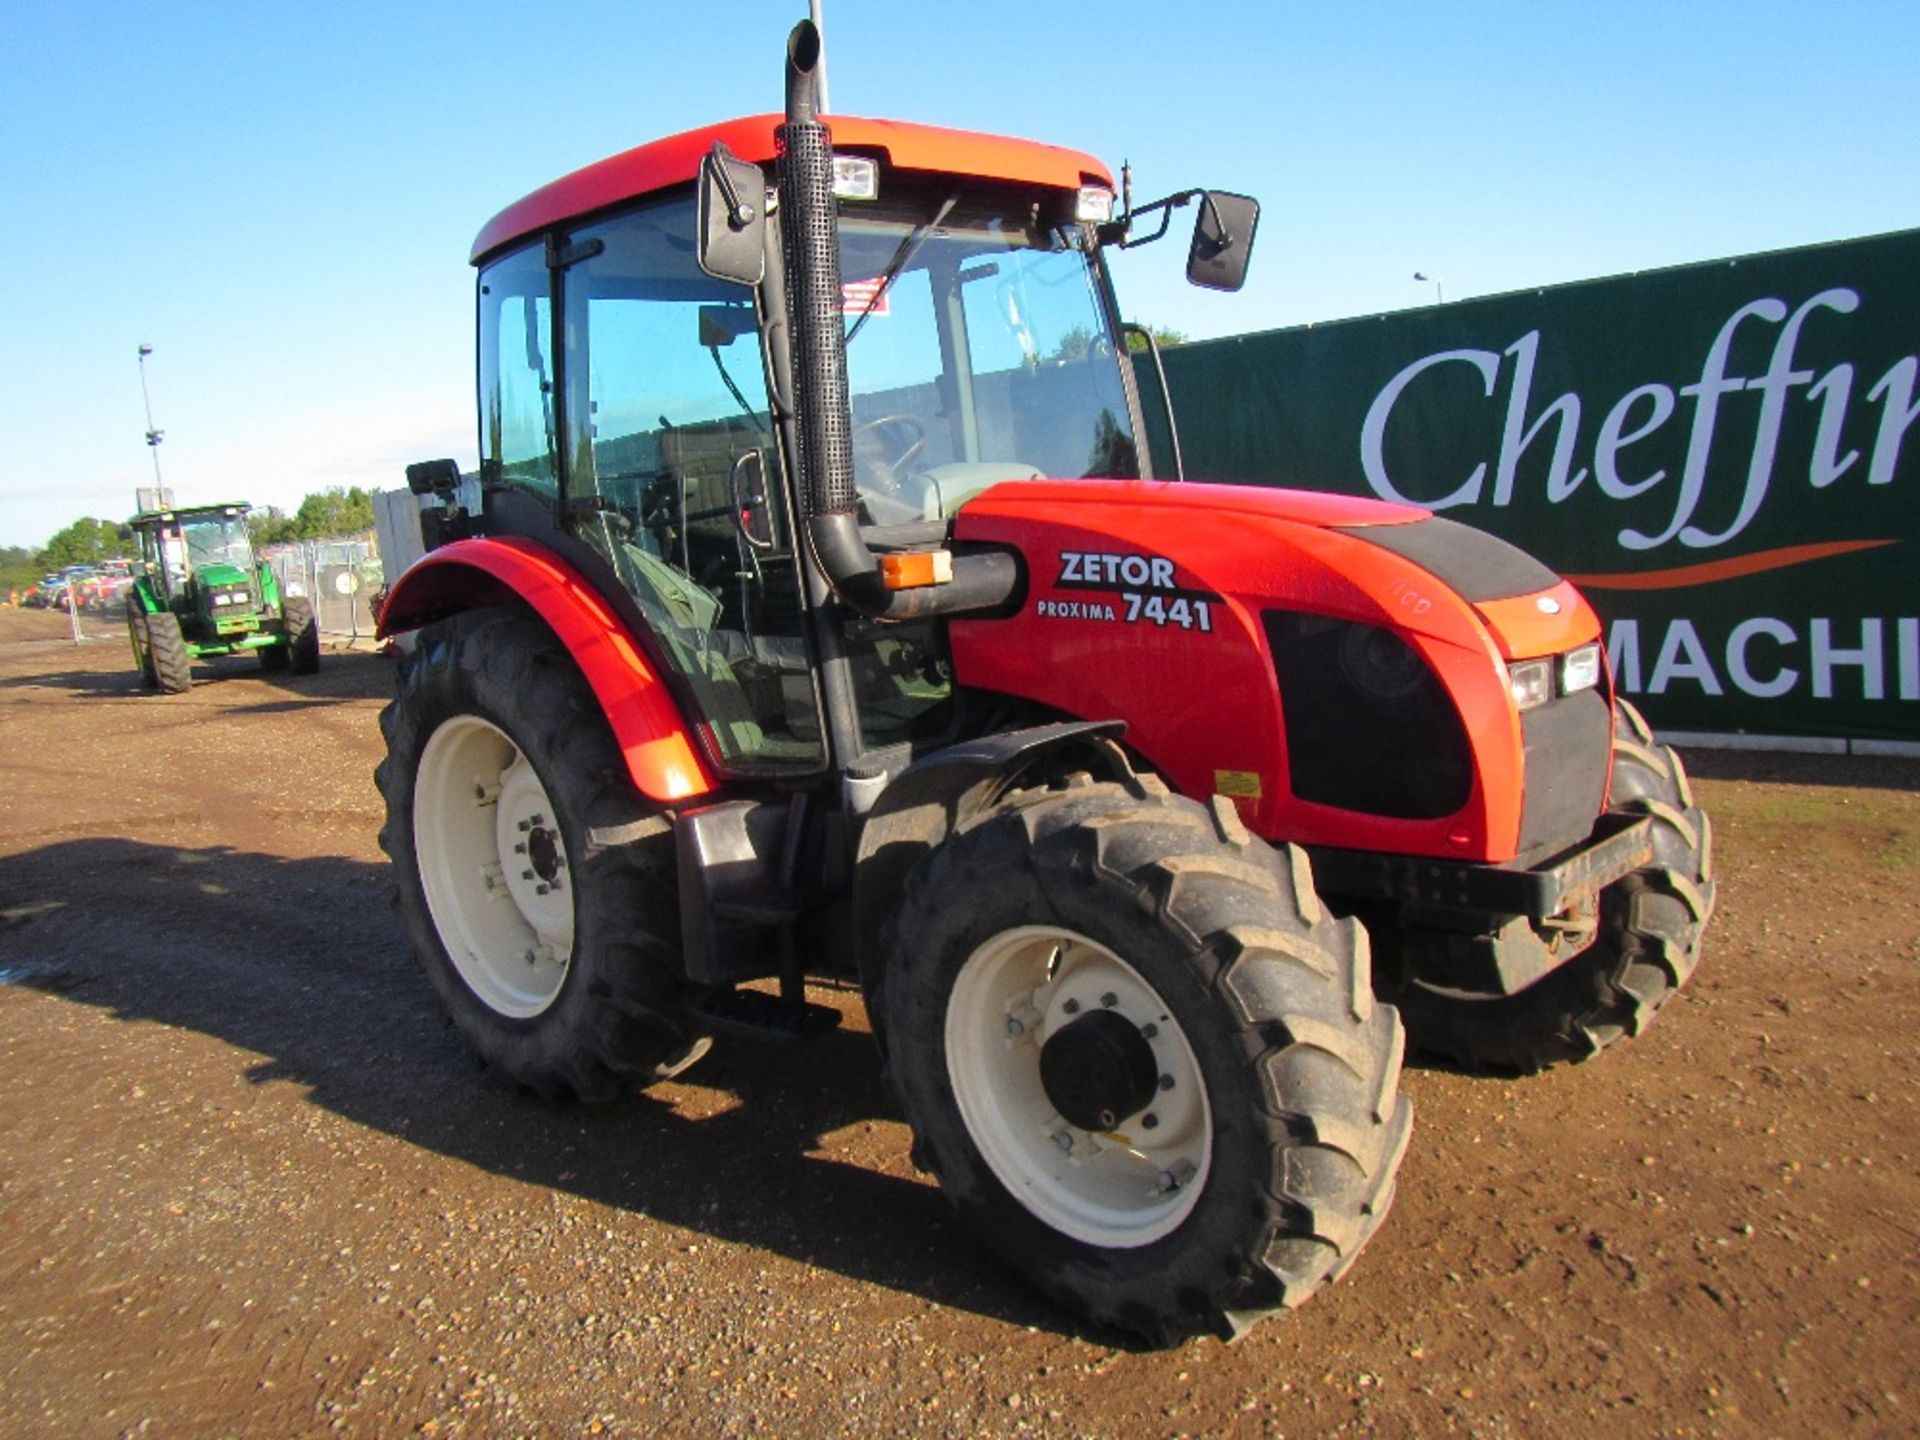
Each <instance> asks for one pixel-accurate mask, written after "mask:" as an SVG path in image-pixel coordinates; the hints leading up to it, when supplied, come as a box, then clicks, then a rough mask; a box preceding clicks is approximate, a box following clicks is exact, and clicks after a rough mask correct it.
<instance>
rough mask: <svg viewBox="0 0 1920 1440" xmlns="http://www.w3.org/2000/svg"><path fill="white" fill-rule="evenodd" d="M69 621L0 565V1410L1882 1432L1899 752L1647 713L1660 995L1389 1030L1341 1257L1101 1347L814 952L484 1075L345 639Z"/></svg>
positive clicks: (750, 1428)
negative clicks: (163, 663) (589, 1090)
mask: <svg viewBox="0 0 1920 1440" xmlns="http://www.w3.org/2000/svg"><path fill="white" fill-rule="evenodd" d="M103 633H104V634H106V635H107V637H108V638H105V639H103V640H102V641H101V642H100V643H89V644H85V645H81V646H74V645H72V644H70V643H68V642H67V640H66V638H65V636H66V625H65V621H64V619H63V618H62V617H58V616H50V615H46V614H42V613H38V612H13V611H5V610H0V757H3V758H0V774H3V775H4V780H5V793H6V796H7V804H6V809H5V813H4V817H0V1217H4V1224H3V1225H0V1434H4V1435H6V1436H10V1437H12V1436H20V1437H24V1436H62V1437H65V1436H93V1435H101V1436H113V1435H181V1436H211V1435H224V1434H233V1435H307V1434H327V1433H344V1434H350V1435H374V1436H394V1435H406V1434H419V1435H435V1436H450V1435H468V1436H492V1435H522V1434H524V1435H542V1436H545V1435H574V1434H588V1435H629V1434H631V1435H642V1434H646V1435H699V1436H705V1437H715V1436H748V1435H777V1436H842V1435H844V1436H880V1435H886V1436H893V1435H901V1434H908V1433H911V1434H916V1435H928V1436H947V1435H951V1436H966V1437H972V1436H987V1437H992V1436H1013V1435H1042V1436H1049V1437H1054V1436H1062V1437H1064V1436H1082V1435H1084V1436H1113V1435H1119V1434H1126V1435H1128V1436H1178V1435H1196V1436H1198V1435H1208V1436H1214V1435H1218V1436H1249V1437H1251V1436H1283V1435H1291V1436H1316V1435H1327V1434H1378V1435H1383V1436H1434V1435H1449V1434H1459V1435H1481V1436H1509V1435H1511V1436H1560V1435H1569V1436H1570V1435H1576V1434H1577V1435H1581V1436H1588V1435H1592V1434H1595V1433H1621V1434H1625V1433H1633V1434H1635V1435H1644V1436H1666V1435H1674V1436H1679V1435H1748V1434H1752V1435H1778V1436H1790V1437H1800V1436H1807V1435H1835V1434H1840V1435H1852V1434H1858V1435H1885V1434H1910V1433H1914V1432H1915V1430H1916V1410H1915V1395H1914V1392H1913V1374H1912V1367H1913V1360H1912V1357H1913V1354H1914V1352H1915V1346H1916V1328H1915V1310H1916V1306H1915V1301H1916V1295H1917V1294H1920V1284H1917V1283H1916V1279H1915V1276H1916V1270H1915V1260H1916V1248H1920V1247H1917V1244H1916V1241H1917V1238H1920V1228H1917V1227H1920V1219H1916V1198H1920V1183H1916V1181H1917V1177H1916V1167H1915V1151H1916V1144H1917V1143H1920V1141H1917V1139H1916V1127H1915V1119H1916V1093H1917V1090H1920V1082H1917V1081H1916V1075H1920V1066H1917V1065H1916V1059H1920V1056H1917V1055H1916V1051H1917V1050H1920V1039H1917V1038H1916V1037H1920V1001H1917V992H1916V985H1915V981H1916V978H1920V940H1917V939H1916V936H1920V763H1915V762H1901V761H1877V762H1876V761H1865V760H1845V759H1838V758H1836V759H1819V760H1813V759H1805V758H1788V757H1754V756H1743V757H1719V756H1701V757H1697V758H1696V764H1695V772H1696V775H1699V776H1700V777H1701V781H1700V784H1699V787H1698V788H1699V790H1700V792H1701V794H1702V796H1703V798H1704V800H1705V802H1706V804H1707V805H1708V806H1709V808H1710V809H1711V810H1712V812H1713V815H1714V819H1715V822H1716V827H1717V832H1716V833H1717V840H1718V852H1717V853H1718V856H1719V862H1720V873H1721V877H1722V883H1721V910H1720V915H1719V918H1718V921H1717V923H1716V929H1715V931H1714V933H1713V935H1712V937H1711V942H1710V946H1709V950H1708V955H1707V959H1706V961H1705V962H1704V963H1703V965H1702V968H1701V971H1700V973H1699V976H1698V977H1697V979H1696V981H1695V983H1694V985H1693V986H1692V988H1691V989H1690V990H1688V991H1687V992H1686V993H1685V994H1684V995H1682V996H1681V997H1680V999H1679V1000H1678V1001H1676V1002H1675V1003H1674V1005H1672V1006H1671V1007H1669V1009H1668V1010H1667V1012H1666V1013H1665V1015H1664V1016H1663V1017H1662V1019H1661V1021H1660V1023H1659V1024H1658V1025H1657V1026H1655V1027H1654V1028H1653V1029H1652V1030H1651V1031H1650V1032H1649V1033H1648V1034H1647V1035H1646V1036H1645V1037H1644V1038H1642V1039H1640V1040H1638V1041H1635V1042H1634V1043H1632V1044H1629V1045H1626V1046H1624V1047H1622V1048H1620V1049H1619V1050H1617V1051H1615V1052H1613V1053H1610V1054H1608V1055H1607V1056H1606V1057H1605V1058H1603V1059H1602V1060H1601V1061H1599V1062H1598V1063H1596V1064H1594V1065H1592V1066H1588V1067H1584V1068H1576V1069H1568V1070H1561V1071H1555V1072H1552V1073H1549V1074H1547V1075H1545V1076H1541V1077H1538V1078H1536V1079H1533V1080H1531V1081H1527V1082H1520V1083H1514V1082H1503V1081H1497V1080H1475V1079H1468V1078H1465V1077H1462V1076H1458V1075H1453V1074H1448V1073H1444V1072H1440V1071H1431V1070H1411V1071H1409V1073H1408V1075H1407V1077H1406V1081H1405V1088H1406V1090H1407V1092H1408V1093H1410V1094H1411V1095H1412V1096H1413V1097H1414V1101H1415V1104H1416V1106H1417V1108H1418V1123H1417V1127H1416V1133H1415V1137H1414V1144H1413V1149H1412V1151H1411V1153H1410V1155H1409V1157H1408V1159H1407V1162H1406V1165H1405V1168H1404V1169H1403V1171H1402V1172H1401V1183H1400V1198H1399V1201H1398V1204H1397V1206H1396V1208H1395V1211H1394V1214H1393V1216H1392V1218H1391V1219H1390V1220H1389V1221H1388V1223H1387V1224H1386V1225H1385V1226H1384V1227H1383V1228H1382V1230H1381V1232H1380V1235H1379V1237H1378V1238H1377V1239H1376V1240H1375V1242H1374V1243H1373V1245H1372V1246H1371V1247H1370V1248H1369V1249H1368V1251H1367V1253H1366V1254H1365V1256H1364V1257H1363V1258H1362V1259H1361V1261H1360V1263H1359V1264H1358V1265H1356V1266H1355V1267H1354V1269H1353V1270H1352V1271H1351V1272H1350V1273H1349V1275H1348V1276H1347V1277H1346V1279H1345V1280H1343V1281H1342V1282H1341V1283H1340V1284H1339V1285H1337V1286H1335V1287H1333V1288H1332V1289H1330V1290H1329V1291H1327V1292H1326V1293H1325V1294H1323V1295H1322V1296H1320V1297H1318V1298H1317V1299H1315V1300H1314V1301H1313V1303H1312V1304H1310V1305H1309V1306H1307V1307H1306V1308H1305V1309H1303V1310H1300V1311H1297V1312H1294V1313H1293V1314H1291V1315H1288V1316H1284V1317H1281V1318H1279V1319H1277V1320H1274V1321H1270V1322H1268V1323H1266V1324H1263V1325H1261V1326H1260V1327H1258V1328H1257V1329H1256V1330H1254V1331H1253V1332H1252V1334H1251V1335H1249V1336H1248V1337H1247V1338H1245V1339H1244V1340H1242V1341H1241V1342H1239V1343H1238V1344H1235V1345H1231V1346H1229V1345H1223V1344H1220V1343H1218V1342H1214V1341H1210V1340H1200V1341H1193V1342H1190V1343H1189V1344H1187V1345H1185V1346H1183V1347H1181V1348H1179V1349H1175V1350H1171V1351H1159V1352H1155V1351H1141V1350H1136V1349H1133V1348H1130V1347H1128V1346H1126V1345H1124V1344H1117V1343H1116V1342H1115V1340H1114V1338H1113V1337H1111V1336H1106V1335H1099V1334H1092V1333H1087V1332H1084V1331H1082V1330H1081V1329H1079V1328H1077V1327H1076V1326H1075V1325H1074V1324H1073V1323H1072V1322H1071V1321H1070V1320H1068V1319H1067V1318H1066V1317H1064V1316H1063V1315H1061V1314H1060V1313H1059V1312H1058V1311H1057V1310H1055V1309H1053V1308H1052V1307H1051V1306H1049V1305H1048V1304H1047V1303H1046V1302H1045V1301H1043V1300H1041V1299H1039V1298H1037V1297H1035V1296H1033V1295H1031V1294H1029V1293H1028V1292H1027V1291H1026V1290H1024V1289H1023V1288H1022V1287H1021V1285H1020V1284H1019V1282H1018V1279H1017V1278H1016V1277H1014V1276H1012V1275H1010V1274H1008V1273H1007V1272H1006V1271H1005V1270H1004V1269H1002V1268H1001V1267H1000V1266H999V1265H998V1264H997V1263H996V1262H995V1261H993V1260H992V1259H991V1258H989V1257H988V1256H987V1255H986V1254H985V1253H984V1252H983V1251H982V1250H980V1249H979V1248H978V1247H977V1246H976V1245H975V1244H974V1243H973V1242H972V1240H971V1239H970V1238H969V1237H968V1236H967V1235H966V1234H965V1233H964V1232H963V1231H961V1230H960V1229H959V1228H958V1227H957V1226H956V1225H955V1224H953V1223H952V1222H951V1221H950V1220H949V1218H948V1216H947V1214H946V1211H945V1207H944V1205H943V1203H942V1201H941V1200H940V1197H939V1194H938V1192H937V1191H936V1190H935V1189H934V1188H933V1187H932V1186H930V1185H929V1184H928V1183H927V1182H926V1181H925V1180H924V1178H922V1177H920V1176H919V1175H917V1174H916V1173H915V1172H914V1171H913V1169H912V1168H911V1166H910V1165H909V1164H908V1162H907V1156H906V1148H907V1133H906V1129H905V1127H904V1126H903V1125H902V1124H901V1122H900V1120H899V1118H898V1116H897V1115H896V1114H895V1113H894V1110H893V1107H892V1102H891V1100H890V1098H889V1097H888V1096H887V1095H886V1094H885V1093H884V1092H883V1089H882V1087H881V1085H880V1078H879V1069H878V1065H877V1062H876V1059H875V1057H874V1055H873V1052H872V1049H871V1045H870V1043H869V1041H868V1038H867V1036H866V1033H865V1022H864V1019H863V1018H862V1017H861V1014H860V1008H859V1004H858V999H857V997H855V996H852V995H847V994H840V993H835V992H828V993H827V994H826V995H825V996H824V997H822V998H825V999H827V1000H829V1001H830V1002H832V1003H836V1004H838V1005H839V1006H840V1007H841V1008H842V1009H843V1010H844V1011H845V1012H846V1014H847V1017H848V1019H847V1024H846V1027H845V1028H844V1029H843V1031H842V1032H841V1033H839V1034H837V1035H835V1036H831V1037H828V1038H825V1039H822V1040H820V1041H816V1042H814V1043H813V1044H811V1045H810V1046H809V1047H807V1048H803V1049H799V1050H792V1051H788V1050H781V1049H776V1048H771V1047H759V1046H754V1045H752V1044H745V1043H733V1044H723V1045H721V1046H720V1047H718V1048H717V1049H716V1051H715V1053H714V1054H713V1055H712V1056H710V1057H709V1058H708V1059H707V1060H706V1061H704V1062H702V1063H701V1064H700V1065H699V1066H697V1067H695V1068H694V1069H693V1070H692V1071H690V1072H688V1074H687V1075H686V1076H685V1077H683V1082H682V1083H675V1084H670V1085H666V1086H662V1087H660V1088H658V1089H655V1090H652V1091H649V1092H646V1093H645V1094H640V1095H636V1096H634V1097H633V1098H631V1099H630V1100H628V1101H625V1102H623V1103H621V1104H618V1105H615V1106H612V1107H609V1108H605V1109H600V1110H592V1111H582V1110H563V1109H550V1108H546V1107H543V1106H542V1105H540V1104H538V1103H536V1102H533V1101H530V1100H528V1099H526V1098H524V1097H521V1096H518V1095H515V1094H511V1093H508V1092H507V1091H505V1090H504V1089H502V1088H500V1087H498V1086H496V1085H494V1084H492V1083H490V1082H489V1080H488V1078H487V1077H486V1076H484V1075H482V1074H480V1073H478V1072H477V1071H476V1069H475V1066H474V1064H473V1062H472V1061H471V1060H470V1059H469V1058H468V1056H467V1054H466V1052H465V1051H464V1050H463V1049H462V1047H461V1046H460V1044H459V1043H458V1041H457V1040H456V1038H455V1037H454V1036H453V1034H452V1032H450V1031H449V1030H448V1029H447V1028H446V1027H445V1026H444V1024H443V1023H442V1021H441V1019H440V1016H439V1015H438V1013H437V1011H436V1010H435V1007H434V1003H433V999H432V995H431V992H430V991H429V989H428V987H427V985H426V983H425V981H424V980H423V979H422V978H421V976H420V975H419V974H418V972H417V971H416V970H415V969H414V967H413V965H412V963H411V962H410V960H409V959H408V957H407V954H406V952H405V947H404V945H403V942H402V939H401V935H400V930H399V926H398V924H397V922H396V920H395V919H394V918H393V915H392V912H391V910H390V907H389V903H388V890H389V885H388V878H387V872H386V867H385V864H384V861H383V858H382V857H381V854H380V852H379V849H378V847H377V845H376V844H375V834H376V832H377V830H378V827H379V824H380V810H379V803H378V797H377V796H376V794H375V792H374V789H373V785H372V781H371V771H372V768H373V765H374V763H375V762H376V760H377V759H378V758H379V751H380V740H379V733H378V729H377V726H376V723H375V717H376V716H377V714H378V711H379V708H380V706H381V704H382V703H383V702H384V698H385V695H386V692H387V689H388V687H389V684H390V677H389V674H388V669H387V662H386V661H384V660H382V659H381V658H380V657H378V656H373V655H367V654H338V655H330V656H328V658H327V660H326V662H325V665H324V666H323V669H322V671H321V673H320V674H318V675H316V676H312V677H304V678H292V679H288V678H287V677H284V676H273V675H266V674H263V673H262V672H260V671H259V670H258V669H257V668H255V667H254V666H253V665H252V664H251V663H237V664H229V665H226V666H222V667H215V666H204V667H202V668H201V669H200V670H199V672H198V679H199V680H200V682H201V683H199V684H197V685H196V686H195V688H194V689H193V690H192V691H191V692H189V693H188V694H186V695H182V696H156V695H149V694H145V693H142V692H140V691H139V690H138V689H136V688H135V686H134V685H133V683H132V680H133V677H132V673H131V670H130V667H129V663H128V660H127V655H126V650H125V646H124V641H122V640H119V639H117V638H114V637H113V636H112V634H111V632H110V631H109V632H103Z"/></svg>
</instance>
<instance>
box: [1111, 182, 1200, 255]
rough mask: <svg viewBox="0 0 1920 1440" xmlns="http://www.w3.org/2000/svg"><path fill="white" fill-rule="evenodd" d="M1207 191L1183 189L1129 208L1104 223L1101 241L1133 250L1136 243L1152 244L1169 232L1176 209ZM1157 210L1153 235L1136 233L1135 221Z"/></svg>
mask: <svg viewBox="0 0 1920 1440" xmlns="http://www.w3.org/2000/svg"><path fill="white" fill-rule="evenodd" d="M1206 193H1207V192H1206V191H1204V190H1182V191H1181V192H1180V193H1179V194H1177V195H1169V196H1167V197H1166V198H1165V199H1163V200H1155V201H1152V202H1150V203H1149V204H1146V205H1142V206H1141V207H1140V208H1139V209H1138V210H1133V209H1129V210H1128V211H1127V213H1126V214H1124V215H1122V216H1121V217H1120V218H1119V219H1118V220H1116V221H1114V222H1113V223H1112V224H1110V225H1102V226H1101V227H1100V241H1101V243H1102V244H1104V245H1118V246H1119V247H1120V248H1121V249H1122V250H1131V249H1132V248H1133V247H1134V246H1136V245H1151V244H1152V243H1153V242H1154V241H1156V240H1158V239H1159V238H1160V237H1161V236H1162V235H1165V234H1166V233H1167V226H1168V225H1170V224H1172V223H1173V212H1174V211H1175V210H1177V209H1179V208H1180V207H1181V206H1183V205H1186V204H1188V203H1189V202H1190V201H1192V200H1194V199H1195V198H1196V197H1203V196H1205V195H1206ZM1208 203H1209V205H1211V203H1212V202H1211V201H1209V202H1208ZM1156 210H1158V211H1159V212H1160V225H1159V228H1158V229H1156V230H1155V231H1154V232H1153V233H1152V234H1151V235H1139V236H1136V235H1134V233H1133V222H1134V221H1135V220H1137V219H1139V218H1140V217H1141V216H1142V215H1151V214H1152V213H1153V212H1154V211H1156ZM1219 218H1220V217H1219V215H1218V213H1217V212H1216V214H1215V215H1214V220H1215V223H1218V221H1219Z"/></svg>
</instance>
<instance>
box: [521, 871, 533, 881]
mask: <svg viewBox="0 0 1920 1440" xmlns="http://www.w3.org/2000/svg"><path fill="white" fill-rule="evenodd" d="M520 878H521V879H522V880H531V879H533V871H531V870H522V871H521V872H520Z"/></svg>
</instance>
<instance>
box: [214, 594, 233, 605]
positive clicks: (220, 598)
mask: <svg viewBox="0 0 1920 1440" xmlns="http://www.w3.org/2000/svg"><path fill="white" fill-rule="evenodd" d="M213 603H214V604H216V605H231V604H232V603H233V597H232V596H231V595H216V596H214V597H213Z"/></svg>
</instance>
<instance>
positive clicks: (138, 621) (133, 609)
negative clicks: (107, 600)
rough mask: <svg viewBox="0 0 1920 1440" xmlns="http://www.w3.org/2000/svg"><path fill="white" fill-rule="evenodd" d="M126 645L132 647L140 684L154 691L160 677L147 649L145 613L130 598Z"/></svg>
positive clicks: (151, 655)
mask: <svg viewBox="0 0 1920 1440" xmlns="http://www.w3.org/2000/svg"><path fill="white" fill-rule="evenodd" d="M127 643H128V644H129V645H131V646H132V647H133V667H134V669H136V670H138V671H139V672H140V683H141V684H142V685H143V686H145V687H146V688H147V689H149V690H152V689H155V688H156V687H158V686H159V684H160V676H159V674H158V673H157V672H156V671H155V670H154V668H153V654H152V652H151V650H150V649H149V648H148V646H149V643H150V642H149V641H148V640H147V612H146V611H145V610H143V609H142V608H141V607H140V602H139V601H137V600H135V599H133V598H132V597H131V596H129V597H128V599H127Z"/></svg>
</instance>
